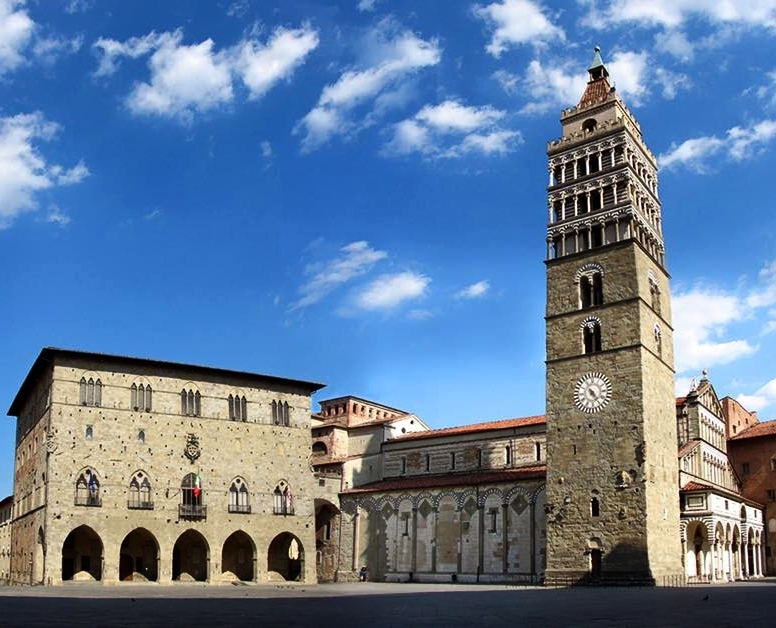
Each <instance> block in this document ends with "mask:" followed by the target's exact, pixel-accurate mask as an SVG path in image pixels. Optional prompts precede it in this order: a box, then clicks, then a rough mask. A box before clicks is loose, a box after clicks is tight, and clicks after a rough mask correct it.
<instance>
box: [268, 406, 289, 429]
mask: <svg viewBox="0 0 776 628" xmlns="http://www.w3.org/2000/svg"><path fill="white" fill-rule="evenodd" d="M290 411H291V408H290V407H289V405H288V402H287V401H274V400H273V401H272V422H273V423H274V424H275V425H282V426H284V427H288V426H289V425H290V424H291V412H290Z"/></svg>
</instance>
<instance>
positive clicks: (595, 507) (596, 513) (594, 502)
mask: <svg viewBox="0 0 776 628" xmlns="http://www.w3.org/2000/svg"><path fill="white" fill-rule="evenodd" d="M590 516H591V517H600V516H601V504H600V503H599V501H598V498H597V497H593V498H592V499H591V500H590Z"/></svg>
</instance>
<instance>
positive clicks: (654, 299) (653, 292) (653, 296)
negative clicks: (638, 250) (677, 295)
mask: <svg viewBox="0 0 776 628" xmlns="http://www.w3.org/2000/svg"><path fill="white" fill-rule="evenodd" d="M649 299H650V303H651V305H652V309H653V310H654V311H655V313H656V314H658V315H660V285H659V284H658V282H657V280H656V279H654V278H653V277H651V276H650V278H649Z"/></svg>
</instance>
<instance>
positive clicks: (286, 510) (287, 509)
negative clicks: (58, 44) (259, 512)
mask: <svg viewBox="0 0 776 628" xmlns="http://www.w3.org/2000/svg"><path fill="white" fill-rule="evenodd" d="M272 514H273V515H293V514H294V507H293V506H291V505H290V504H284V505H282V506H275V507H274V508H273V509H272Z"/></svg>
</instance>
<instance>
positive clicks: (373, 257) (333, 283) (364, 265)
mask: <svg viewBox="0 0 776 628" xmlns="http://www.w3.org/2000/svg"><path fill="white" fill-rule="evenodd" d="M340 253H341V255H340V256H339V257H337V258H335V259H333V260H329V261H328V262H326V263H325V264H315V265H311V266H308V267H307V268H306V269H305V274H306V275H312V277H311V278H310V279H309V280H308V281H306V282H305V283H304V284H303V285H302V286H301V287H300V288H299V293H300V294H301V297H300V298H299V299H298V300H297V301H295V302H294V303H292V304H291V306H290V307H289V310H292V311H293V310H298V309H301V308H304V307H307V306H309V305H313V304H314V303H318V301H320V300H321V299H323V298H324V297H325V296H326V295H327V294H329V293H330V292H331V291H332V290H334V289H335V288H337V287H339V286H341V285H343V284H345V283H347V282H349V281H351V280H353V279H355V278H356V277H360V276H362V275H364V274H366V273H367V272H369V271H370V270H371V269H372V267H373V266H374V265H375V264H376V263H377V262H379V261H380V260H382V259H385V258H386V257H388V253H386V252H385V251H378V250H376V249H373V248H372V247H370V246H369V243H368V242H365V241H363V240H360V241H358V242H351V243H350V244H347V245H345V246H343V247H342V248H341V249H340Z"/></svg>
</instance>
